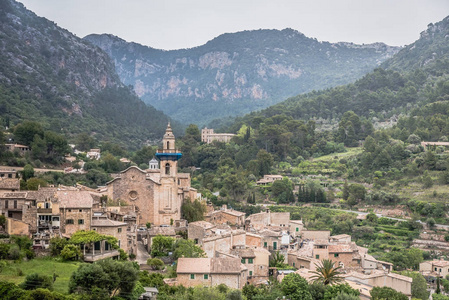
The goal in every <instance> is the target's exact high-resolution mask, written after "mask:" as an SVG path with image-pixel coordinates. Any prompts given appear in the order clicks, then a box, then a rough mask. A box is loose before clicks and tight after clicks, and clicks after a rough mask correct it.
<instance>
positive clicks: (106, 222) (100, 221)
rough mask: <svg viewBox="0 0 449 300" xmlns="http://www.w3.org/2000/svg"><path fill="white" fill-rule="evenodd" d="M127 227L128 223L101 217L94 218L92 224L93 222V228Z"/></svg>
mask: <svg viewBox="0 0 449 300" xmlns="http://www.w3.org/2000/svg"><path fill="white" fill-rule="evenodd" d="M127 225H128V224H127V223H123V222H118V221H114V220H110V219H108V218H104V217H99V218H98V217H97V218H95V217H93V218H92V222H91V226H93V227H116V226H127Z"/></svg>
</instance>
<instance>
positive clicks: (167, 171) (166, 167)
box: [165, 163, 170, 175]
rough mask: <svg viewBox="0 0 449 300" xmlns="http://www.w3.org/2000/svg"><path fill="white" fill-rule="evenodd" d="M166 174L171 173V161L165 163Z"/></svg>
mask: <svg viewBox="0 0 449 300" xmlns="http://www.w3.org/2000/svg"><path fill="white" fill-rule="evenodd" d="M165 174H166V175H170V164H169V163H166V164H165Z"/></svg>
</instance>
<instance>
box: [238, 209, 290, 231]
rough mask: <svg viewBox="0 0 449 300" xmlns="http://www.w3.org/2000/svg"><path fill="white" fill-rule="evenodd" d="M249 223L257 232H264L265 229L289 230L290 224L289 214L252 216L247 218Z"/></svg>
mask: <svg viewBox="0 0 449 300" xmlns="http://www.w3.org/2000/svg"><path fill="white" fill-rule="evenodd" d="M246 221H247V222H249V227H250V228H251V229H255V230H262V229H263V228H265V227H268V226H272V227H283V228H284V227H285V228H288V227H289V224H290V213H289V212H270V211H269V210H268V211H266V212H261V213H257V214H252V215H250V216H248V218H246Z"/></svg>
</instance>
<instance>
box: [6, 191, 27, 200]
mask: <svg viewBox="0 0 449 300" xmlns="http://www.w3.org/2000/svg"><path fill="white" fill-rule="evenodd" d="M27 194H28V193H27V192H11V193H5V194H3V195H2V196H1V198H9V199H26V198H27Z"/></svg>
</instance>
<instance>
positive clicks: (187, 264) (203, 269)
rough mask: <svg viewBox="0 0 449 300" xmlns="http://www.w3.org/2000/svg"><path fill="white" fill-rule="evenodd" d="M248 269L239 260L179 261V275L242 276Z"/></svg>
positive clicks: (189, 259)
mask: <svg viewBox="0 0 449 300" xmlns="http://www.w3.org/2000/svg"><path fill="white" fill-rule="evenodd" d="M245 269H246V267H245V266H242V264H241V262H240V259H239V258H231V257H214V258H184V257H181V258H179V259H178V267H177V270H176V272H177V273H178V274H182V273H184V274H185V273H188V274H193V273H195V274H198V273H200V274H240V272H241V271H242V270H245Z"/></svg>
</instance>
